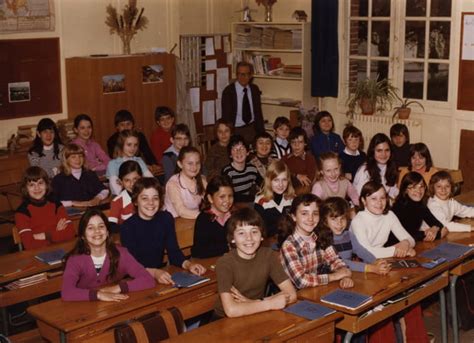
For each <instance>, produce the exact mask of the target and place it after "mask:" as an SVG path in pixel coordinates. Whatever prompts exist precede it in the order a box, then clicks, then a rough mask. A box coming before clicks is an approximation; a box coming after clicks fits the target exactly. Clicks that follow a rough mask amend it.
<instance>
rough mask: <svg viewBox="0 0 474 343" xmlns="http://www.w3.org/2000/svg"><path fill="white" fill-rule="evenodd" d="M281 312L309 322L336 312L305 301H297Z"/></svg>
mask: <svg viewBox="0 0 474 343" xmlns="http://www.w3.org/2000/svg"><path fill="white" fill-rule="evenodd" d="M283 311H285V312H288V313H292V314H294V315H297V316H299V317H303V318H306V319H309V320H314V319H318V318H322V317H326V316H328V315H330V314H331V313H334V312H336V311H335V310H333V309H330V308H327V307H325V306H323V305H320V304H316V303H313V302H311V301H307V300H303V301H299V302H297V303H296V304H294V305H291V306H288V307H287V308H285V309H284V310H283Z"/></svg>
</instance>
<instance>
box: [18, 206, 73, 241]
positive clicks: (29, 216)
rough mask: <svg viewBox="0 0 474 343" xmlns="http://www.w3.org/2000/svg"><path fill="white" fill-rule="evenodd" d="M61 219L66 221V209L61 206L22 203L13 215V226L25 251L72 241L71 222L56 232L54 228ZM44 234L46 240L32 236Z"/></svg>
mask: <svg viewBox="0 0 474 343" xmlns="http://www.w3.org/2000/svg"><path fill="white" fill-rule="evenodd" d="M61 218H66V219H68V216H67V213H66V209H65V208H64V207H63V206H61V204H59V203H58V204H56V203H54V202H51V201H48V200H44V201H40V202H36V201H35V202H33V201H31V200H26V201H24V202H23V203H22V204H21V205H20V207H18V209H17V210H16V213H15V224H16V227H17V228H18V232H19V234H20V236H21V241H22V243H23V246H24V247H25V249H33V248H40V247H44V246H46V245H49V244H50V243H54V242H62V241H67V240H70V239H73V238H74V236H75V231H74V226H73V225H72V222H70V221H69V224H68V225H67V227H66V228H65V229H64V230H61V231H57V230H56V226H57V224H58V221H59V220H60V219H61ZM38 233H45V234H46V240H39V239H35V238H34V237H33V235H35V234H38Z"/></svg>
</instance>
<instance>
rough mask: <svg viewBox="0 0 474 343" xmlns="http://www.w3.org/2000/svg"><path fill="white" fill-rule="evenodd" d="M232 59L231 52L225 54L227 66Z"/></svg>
mask: <svg viewBox="0 0 474 343" xmlns="http://www.w3.org/2000/svg"><path fill="white" fill-rule="evenodd" d="M233 57H234V55H233V54H232V53H231V52H229V53H228V54H227V64H230V65H232V58H233Z"/></svg>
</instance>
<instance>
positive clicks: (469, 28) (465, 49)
mask: <svg viewBox="0 0 474 343" xmlns="http://www.w3.org/2000/svg"><path fill="white" fill-rule="evenodd" d="M461 59H462V60H474V15H464V34H463V40H462V58H461Z"/></svg>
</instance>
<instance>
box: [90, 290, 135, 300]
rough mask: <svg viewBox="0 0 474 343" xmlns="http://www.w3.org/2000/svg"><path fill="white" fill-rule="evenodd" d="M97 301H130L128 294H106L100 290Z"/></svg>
mask: <svg viewBox="0 0 474 343" xmlns="http://www.w3.org/2000/svg"><path fill="white" fill-rule="evenodd" d="M97 299H99V300H101V301H116V302H118V301H120V300H125V299H128V295H126V294H121V293H119V294H116V293H110V292H105V291H103V290H100V291H99V292H97Z"/></svg>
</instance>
